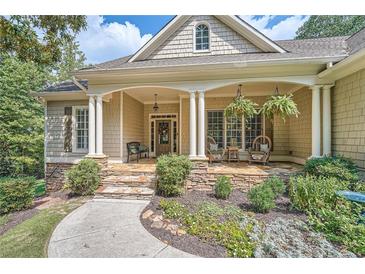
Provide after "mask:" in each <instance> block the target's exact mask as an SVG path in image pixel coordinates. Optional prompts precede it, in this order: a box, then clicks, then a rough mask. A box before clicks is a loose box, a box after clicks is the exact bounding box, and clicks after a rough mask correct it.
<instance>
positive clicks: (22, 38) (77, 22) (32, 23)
mask: <svg viewBox="0 0 365 274" xmlns="http://www.w3.org/2000/svg"><path fill="white" fill-rule="evenodd" d="M86 26H87V23H86V16H78V15H72V16H70V15H67V16H66V15H64V16H53V15H26V16H20V15H12V16H8V17H5V16H0V51H1V52H2V53H8V54H9V55H13V56H16V57H18V58H19V60H21V61H25V62H27V61H33V62H35V63H37V64H40V65H46V66H48V65H51V64H55V63H57V62H59V61H60V60H61V59H62V45H65V44H68V43H72V42H73V41H74V37H75V35H76V34H77V33H78V32H80V31H81V30H83V29H85V28H86Z"/></svg>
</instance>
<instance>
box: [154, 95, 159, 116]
mask: <svg viewBox="0 0 365 274" xmlns="http://www.w3.org/2000/svg"><path fill="white" fill-rule="evenodd" d="M158 109H159V107H158V105H157V94H155V104H154V105H153V111H154V112H157V111H158Z"/></svg>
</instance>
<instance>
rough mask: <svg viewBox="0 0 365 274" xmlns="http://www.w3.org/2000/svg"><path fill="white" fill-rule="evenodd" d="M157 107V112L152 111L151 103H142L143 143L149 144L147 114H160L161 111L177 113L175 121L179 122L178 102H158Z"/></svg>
mask: <svg viewBox="0 0 365 274" xmlns="http://www.w3.org/2000/svg"><path fill="white" fill-rule="evenodd" d="M158 106H159V109H158V112H157V113H156V112H154V111H153V105H152V104H147V105H144V116H143V121H144V141H143V142H144V144H145V145H147V146H149V145H150V140H149V137H150V132H149V130H150V124H149V116H150V114H159V113H160V114H161V113H175V114H177V121H178V122H179V110H180V107H179V104H159V105H158Z"/></svg>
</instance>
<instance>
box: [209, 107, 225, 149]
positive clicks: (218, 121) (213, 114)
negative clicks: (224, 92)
mask: <svg viewBox="0 0 365 274" xmlns="http://www.w3.org/2000/svg"><path fill="white" fill-rule="evenodd" d="M207 127H208V136H210V137H212V138H213V139H214V140H215V141H216V142H217V144H218V147H219V148H223V146H224V115H223V111H208V123H207Z"/></svg>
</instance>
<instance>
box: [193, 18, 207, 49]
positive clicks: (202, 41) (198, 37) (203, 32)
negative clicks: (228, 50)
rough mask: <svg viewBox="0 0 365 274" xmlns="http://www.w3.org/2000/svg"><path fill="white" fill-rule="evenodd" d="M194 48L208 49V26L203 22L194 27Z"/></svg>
mask: <svg viewBox="0 0 365 274" xmlns="http://www.w3.org/2000/svg"><path fill="white" fill-rule="evenodd" d="M195 50H209V28H208V26H207V25H205V24H200V25H198V26H197V27H196V28H195Z"/></svg>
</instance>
